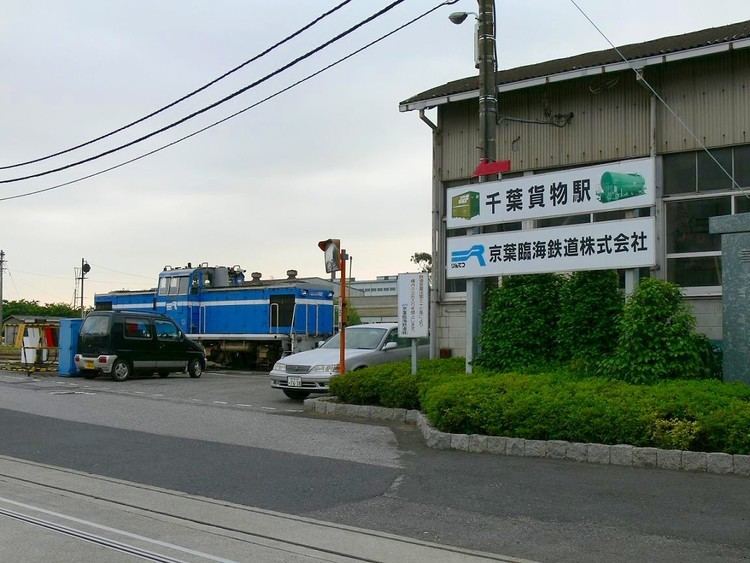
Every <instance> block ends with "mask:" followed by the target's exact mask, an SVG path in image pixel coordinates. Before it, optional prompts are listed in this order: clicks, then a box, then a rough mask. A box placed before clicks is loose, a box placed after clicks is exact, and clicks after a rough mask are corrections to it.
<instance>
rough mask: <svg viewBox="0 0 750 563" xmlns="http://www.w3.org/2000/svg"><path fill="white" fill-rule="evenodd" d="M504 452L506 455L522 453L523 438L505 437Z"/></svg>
mask: <svg viewBox="0 0 750 563" xmlns="http://www.w3.org/2000/svg"><path fill="white" fill-rule="evenodd" d="M506 440H507V442H506V448H505V453H506V454H508V455H521V456H522V455H523V452H524V442H526V440H524V439H523V438H507V439H506Z"/></svg>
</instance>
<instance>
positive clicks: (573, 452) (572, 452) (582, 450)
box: [565, 442, 589, 462]
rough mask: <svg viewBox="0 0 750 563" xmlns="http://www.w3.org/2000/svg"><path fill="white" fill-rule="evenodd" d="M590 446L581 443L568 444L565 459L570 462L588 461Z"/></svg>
mask: <svg viewBox="0 0 750 563" xmlns="http://www.w3.org/2000/svg"><path fill="white" fill-rule="evenodd" d="M588 454H589V445H588V444H581V443H580V442H568V448H567V450H565V459H569V460H570V461H579V462H580V461H588Z"/></svg>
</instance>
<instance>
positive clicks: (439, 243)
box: [419, 109, 443, 359]
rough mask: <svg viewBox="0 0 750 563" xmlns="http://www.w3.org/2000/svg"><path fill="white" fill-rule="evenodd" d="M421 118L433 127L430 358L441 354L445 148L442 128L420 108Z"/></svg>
mask: <svg viewBox="0 0 750 563" xmlns="http://www.w3.org/2000/svg"><path fill="white" fill-rule="evenodd" d="M419 119H421V120H422V121H423V122H425V123H426V124H427V126H428V127H429V128H430V129H432V225H431V229H432V275H431V276H430V277H431V278H432V279H431V281H432V284H431V286H432V287H431V288H430V358H431V359H435V358H438V357H439V356H440V350H439V347H438V340H439V339H438V317H439V310H438V308H439V307H440V296H441V295H442V292H443V267H442V265H443V257H442V254H443V237H442V220H443V216H442V211H441V210H442V207H443V205H442V204H443V193H442V184H441V181H440V177H441V168H442V158H443V150H442V147H441V144H442V135H441V131H440V128H439V127H438V126H437V125H435V124H434V123H433V122H432V121H431V120H430V118H429V117H427V116H426V115H425V113H424V109H420V110H419Z"/></svg>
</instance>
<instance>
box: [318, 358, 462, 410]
mask: <svg viewBox="0 0 750 563" xmlns="http://www.w3.org/2000/svg"><path fill="white" fill-rule="evenodd" d="M464 368H465V361H464V359H463V358H451V359H448V360H421V361H420V362H419V363H418V366H417V375H412V374H411V363H410V362H395V363H388V364H381V365H377V366H372V367H369V368H365V369H361V370H357V371H352V372H347V373H345V374H344V375H339V376H336V377H334V378H332V379H331V383H330V389H331V393H332V394H333V395H336V396H337V397H338V398H339V399H341V400H342V401H343V402H345V403H351V404H355V405H379V406H383V407H391V408H403V409H416V408H419V405H420V393H421V392H422V390H423V389H424V388H426V387H427V386H429V385H432V384H434V382H436V381H444V380H446V379H447V378H452V377H454V376H456V375H459V374H462V373H463V371H464Z"/></svg>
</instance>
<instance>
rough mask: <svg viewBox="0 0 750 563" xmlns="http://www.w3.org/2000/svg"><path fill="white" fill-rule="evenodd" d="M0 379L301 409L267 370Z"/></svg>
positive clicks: (0, 378)
mask: <svg viewBox="0 0 750 563" xmlns="http://www.w3.org/2000/svg"><path fill="white" fill-rule="evenodd" d="M0 383H8V384H16V385H20V386H24V387H30V388H39V389H49V390H51V392H55V391H58V392H60V393H62V392H66V391H69V392H79V393H91V392H95V393H109V394H113V395H125V396H133V397H141V398H147V399H151V400H162V401H174V402H187V403H194V404H198V405H211V406H215V407H219V408H220V407H224V408H235V409H243V410H255V411H265V412H269V413H276V414H287V415H294V414H299V413H301V412H302V403H301V402H299V401H292V400H290V399H288V398H287V397H286V396H285V395H284V394H283V393H282V392H281V391H278V390H276V389H271V385H270V382H269V379H268V374H267V373H266V372H250V371H246V372H239V371H218V370H217V371H207V372H205V373H204V374H203V376H202V377H200V378H199V379H192V378H190V377H189V376H188V375H187V374H186V373H174V374H170V376H169V377H167V378H160V377H157V376H153V377H137V378H134V379H130V380H128V381H123V382H120V383H118V382H115V381H113V380H111V379H110V378H109V377H106V376H100V377H97V378H96V379H84V378H82V377H60V376H57V375H56V374H35V375H32V376H31V377H27V376H26V375H24V374H20V373H17V372H7V371H0Z"/></svg>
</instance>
